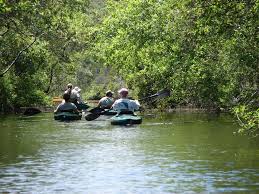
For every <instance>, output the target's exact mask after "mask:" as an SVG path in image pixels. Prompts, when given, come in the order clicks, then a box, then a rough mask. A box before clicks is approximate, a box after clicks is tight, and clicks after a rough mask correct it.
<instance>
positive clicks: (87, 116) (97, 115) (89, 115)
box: [85, 113, 100, 121]
mask: <svg viewBox="0 0 259 194" xmlns="http://www.w3.org/2000/svg"><path fill="white" fill-rule="evenodd" d="M99 116H100V114H94V113H90V114H87V115H85V120H87V121H92V120H95V119H97V118H98V117H99Z"/></svg>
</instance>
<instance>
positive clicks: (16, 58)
mask: <svg viewBox="0 0 259 194" xmlns="http://www.w3.org/2000/svg"><path fill="white" fill-rule="evenodd" d="M36 40H37V37H34V40H33V42H32V43H31V44H29V45H27V46H26V47H25V48H23V49H22V50H21V51H20V52H19V53H18V55H17V56H16V57H15V59H14V60H13V61H12V63H11V64H10V65H9V66H8V67H7V68H6V69H5V70H4V71H3V72H2V73H1V74H0V77H3V76H4V75H5V74H6V73H7V72H8V71H9V70H10V69H11V67H12V66H13V65H14V64H15V62H16V61H17V60H18V59H19V57H20V56H21V54H22V53H23V52H24V51H26V50H27V49H29V48H30V47H31V46H32V45H33V44H34V43H35V42H36Z"/></svg>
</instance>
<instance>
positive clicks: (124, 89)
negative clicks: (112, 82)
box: [118, 88, 129, 94]
mask: <svg viewBox="0 0 259 194" xmlns="http://www.w3.org/2000/svg"><path fill="white" fill-rule="evenodd" d="M123 92H127V93H128V92H129V91H128V89H127V88H121V89H120V90H119V91H118V93H119V94H121V93H123Z"/></svg>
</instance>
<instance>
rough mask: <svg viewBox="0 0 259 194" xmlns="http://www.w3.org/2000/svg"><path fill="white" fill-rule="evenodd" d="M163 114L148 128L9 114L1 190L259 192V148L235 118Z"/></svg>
mask: <svg viewBox="0 0 259 194" xmlns="http://www.w3.org/2000/svg"><path fill="white" fill-rule="evenodd" d="M209 117H210V118H209V119H208V116H207V115H204V114H170V115H168V114H162V115H158V116H155V117H152V118H150V117H146V118H145V119H144V122H143V124H142V125H139V126H128V127H119V126H111V125H110V123H109V121H107V119H106V118H100V119H98V120H95V121H92V122H87V121H84V120H81V121H78V122H69V123H63V122H56V121H54V120H53V118H52V115H50V114H41V115H38V116H37V117H31V118H23V117H18V118H17V117H8V118H5V120H3V122H1V124H0V127H1V129H2V130H1V131H0V138H1V141H0V153H1V158H0V164H1V166H0V177H1V178H0V190H1V191H10V192H29V193H31V192H32V193H53V192H54V193H55V192H57V193H70V192H72V193H183V192H190V193H191V192H217V193H218V192H239V191H242V192H249V191H254V192H255V191H258V190H257V189H258V186H259V185H258V182H259V179H258V177H259V176H258V175H259V164H258V162H257V161H259V160H258V159H259V149H258V148H259V147H258V146H256V144H254V143H252V140H249V139H247V138H245V137H239V136H233V134H232V133H233V131H234V130H236V127H237V126H235V124H234V122H233V121H232V118H231V117H228V116H226V115H225V116H223V117H215V118H213V117H211V116H209Z"/></svg>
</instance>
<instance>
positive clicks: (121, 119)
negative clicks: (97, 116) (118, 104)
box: [111, 114, 142, 125]
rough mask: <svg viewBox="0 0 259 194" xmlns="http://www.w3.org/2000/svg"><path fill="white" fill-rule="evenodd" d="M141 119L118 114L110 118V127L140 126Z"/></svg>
mask: <svg viewBox="0 0 259 194" xmlns="http://www.w3.org/2000/svg"><path fill="white" fill-rule="evenodd" d="M141 123H142V118H141V117H140V116H138V115H135V114H119V115H115V116H113V117H112V118H111V124H112V125H131V124H141Z"/></svg>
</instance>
